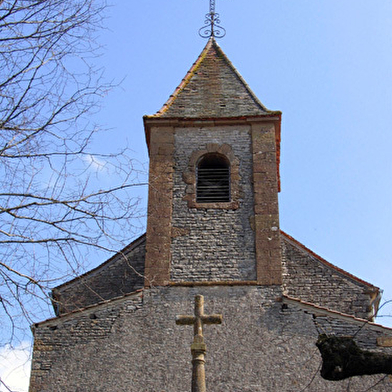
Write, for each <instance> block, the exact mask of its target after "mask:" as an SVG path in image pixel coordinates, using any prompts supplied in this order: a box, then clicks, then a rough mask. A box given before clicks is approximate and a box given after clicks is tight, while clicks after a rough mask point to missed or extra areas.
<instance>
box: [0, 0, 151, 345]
mask: <svg viewBox="0 0 392 392" xmlns="http://www.w3.org/2000/svg"><path fill="white" fill-rule="evenodd" d="M104 8H105V0H3V1H0V162H1V164H0V244H1V247H0V303H1V306H0V312H1V313H0V319H1V327H4V328H5V329H6V330H8V331H9V338H10V337H12V336H14V335H15V331H16V330H19V329H20V328H23V327H24V325H25V324H23V322H24V321H23V320H28V321H29V322H31V321H34V320H35V319H36V317H40V315H39V313H38V309H41V310H43V311H45V309H46V308H45V307H47V306H48V304H49V302H50V301H49V296H48V293H49V289H50V288H51V286H53V285H55V284H57V283H60V282H62V281H63V280H64V279H65V278H66V277H68V278H69V277H74V276H75V275H77V274H79V273H81V272H83V271H84V269H85V268H86V264H88V262H89V260H88V257H87V256H88V254H89V252H92V251H93V249H97V250H100V251H105V252H112V251H113V250H114V249H118V248H120V247H123V246H124V244H125V243H127V242H128V241H129V240H130V239H131V238H132V237H133V236H134V235H135V234H137V231H138V230H140V226H141V225H140V223H139V221H138V218H140V217H142V214H143V213H142V212H141V211H140V206H139V200H138V198H137V197H132V196H133V195H132V193H131V192H133V191H134V189H135V187H136V186H139V185H146V183H145V181H144V177H143V180H141V179H140V176H142V175H143V173H142V169H138V168H137V169H136V168H135V165H136V166H138V164H137V163H135V162H134V161H133V160H132V159H131V158H130V156H129V153H128V149H127V148H125V149H123V150H122V151H119V152H118V153H110V152H109V153H107V152H104V153H102V152H101V151H99V152H95V151H93V150H92V146H93V141H94V137H95V135H96V134H97V132H99V131H100V129H99V128H97V127H93V126H91V124H90V122H89V118H90V117H88V116H91V115H92V114H94V111H95V110H97V108H98V104H99V100H100V99H101V97H102V96H103V95H104V94H105V93H106V92H107V91H108V89H110V88H111V85H110V84H104V83H102V70H100V69H99V68H96V67H95V66H94V65H93V64H94V61H92V60H94V57H95V56H97V55H98V54H99V49H100V48H99V45H97V44H96V41H95V35H96V32H97V31H98V30H99V29H101V28H102V22H103V11H104ZM3 316H4V317H3ZM6 320H8V321H6ZM7 323H8V324H7ZM2 343H3V344H4V342H1V341H0V344H2Z"/></svg>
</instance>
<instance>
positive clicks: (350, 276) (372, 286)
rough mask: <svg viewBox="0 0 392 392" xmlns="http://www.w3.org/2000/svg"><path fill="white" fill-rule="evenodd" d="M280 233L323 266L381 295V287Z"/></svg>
mask: <svg viewBox="0 0 392 392" xmlns="http://www.w3.org/2000/svg"><path fill="white" fill-rule="evenodd" d="M280 232H281V234H282V235H283V236H284V237H286V239H288V240H289V241H291V243H293V244H294V245H297V246H298V247H300V248H302V250H304V251H306V252H308V253H310V254H311V255H312V256H313V257H315V258H316V259H317V260H318V261H320V262H321V263H323V264H324V265H326V266H327V267H330V268H332V269H333V270H335V271H337V272H339V273H341V274H342V275H344V276H346V277H348V278H350V279H353V280H355V281H356V282H358V283H361V284H363V285H365V286H368V287H369V288H371V289H374V290H371V291H372V292H376V293H379V292H380V288H379V287H377V286H374V285H372V284H371V283H369V282H366V281H365V280H362V279H360V278H358V277H357V276H355V275H353V274H350V273H349V272H347V271H345V270H344V269H342V268H339V267H337V266H336V265H334V264H332V263H330V262H329V261H327V260H325V259H323V258H322V257H321V256H319V255H318V254H317V253H315V252H313V251H312V250H310V249H309V248H307V247H306V246H305V245H303V244H302V243H301V242H299V241H298V240H296V239H295V238H293V237H291V236H290V235H289V234H287V233H285V232H284V231H283V230H281V231H280Z"/></svg>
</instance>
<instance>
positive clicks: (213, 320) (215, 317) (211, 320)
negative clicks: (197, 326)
mask: <svg viewBox="0 0 392 392" xmlns="http://www.w3.org/2000/svg"><path fill="white" fill-rule="evenodd" d="M201 320H202V321H203V323H204V324H222V315H221V314H210V315H205V316H204V315H203V316H201Z"/></svg>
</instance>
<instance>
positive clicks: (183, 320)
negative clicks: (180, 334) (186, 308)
mask: <svg viewBox="0 0 392 392" xmlns="http://www.w3.org/2000/svg"><path fill="white" fill-rule="evenodd" d="M195 322H196V317H195V316H186V315H183V314H180V315H178V316H176V324H177V325H193V324H195Z"/></svg>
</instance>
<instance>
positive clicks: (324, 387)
mask: <svg viewBox="0 0 392 392" xmlns="http://www.w3.org/2000/svg"><path fill="white" fill-rule="evenodd" d="M196 294H202V295H204V296H205V312H206V313H207V314H211V313H221V314H223V324H222V325H213V326H212V325H211V326H206V327H205V329H204V335H205V340H206V343H207V357H206V361H207V362H206V379H207V390H210V391H214V392H238V391H241V392H266V391H268V392H269V391H279V392H299V391H302V390H306V391H317V392H323V391H328V392H335V391H336V392H338V391H339V392H340V391H347V390H350V391H365V390H367V388H369V387H371V386H372V385H375V384H376V383H377V382H378V381H379V380H381V379H382V378H383V376H382V375H379V376H372V377H369V376H366V377H354V378H352V379H351V380H345V381H341V382H328V381H325V380H323V379H321V377H320V376H319V366H320V362H321V357H320V354H319V353H318V350H317V348H316V346H315V342H316V340H317V337H318V333H319V329H318V327H317V326H316V323H315V319H314V315H313V314H312V313H311V312H310V311H309V310H307V311H306V312H304V311H303V310H302V309H301V308H300V307H299V306H295V305H291V304H287V303H284V302H281V300H280V298H281V291H280V288H279V287H277V286H271V287H266V286H246V287H245V286H233V287H228V286H216V287H193V288H190V287H161V288H155V289H145V290H144V291H143V292H140V293H137V294H133V295H129V296H127V297H125V298H123V299H121V300H120V299H118V300H114V301H111V302H109V303H105V304H102V305H98V306H95V307H92V308H90V309H87V310H84V311H83V312H80V313H73V314H70V315H66V316H64V317H61V318H57V319H53V320H49V321H46V322H44V323H41V324H39V325H36V326H35V327H34V328H33V331H34V335H35V347H34V357H33V366H32V376H31V386H30V392H60V391H61V392H101V391H102V392H103V391H105V392H106V391H118V392H151V391H159V392H169V391H170V392H183V391H190V385H191V363H190V361H191V355H190V344H191V342H192V336H193V328H192V327H190V326H177V325H176V324H175V316H176V315H178V314H193V306H194V305H193V304H194V296H195V295H196ZM329 325H331V327H332V330H331V331H330V332H331V333H334V326H333V323H331V322H330V323H329ZM353 325H354V326H353V328H354V329H355V331H357V332H358V331H360V330H361V328H362V329H363V331H361V334H362V335H361V339H365V338H366V336H367V334H369V333H370V335H372V334H374V333H376V334H379V335H381V334H382V335H388V334H389V336H391V335H392V331H391V330H387V329H383V328H380V327H370V326H369V327H367V328H363V325H362V324H361V325H359V324H355V323H354V324H353ZM355 331H354V330H352V331H351V332H355ZM370 335H369V336H370ZM370 338H371V339H373V338H372V336H370ZM391 388H392V384H391V381H390V380H389V379H388V378H385V379H384V380H383V381H381V382H380V383H379V384H377V385H376V386H374V387H373V388H372V389H370V390H371V391H387V390H391Z"/></svg>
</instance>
